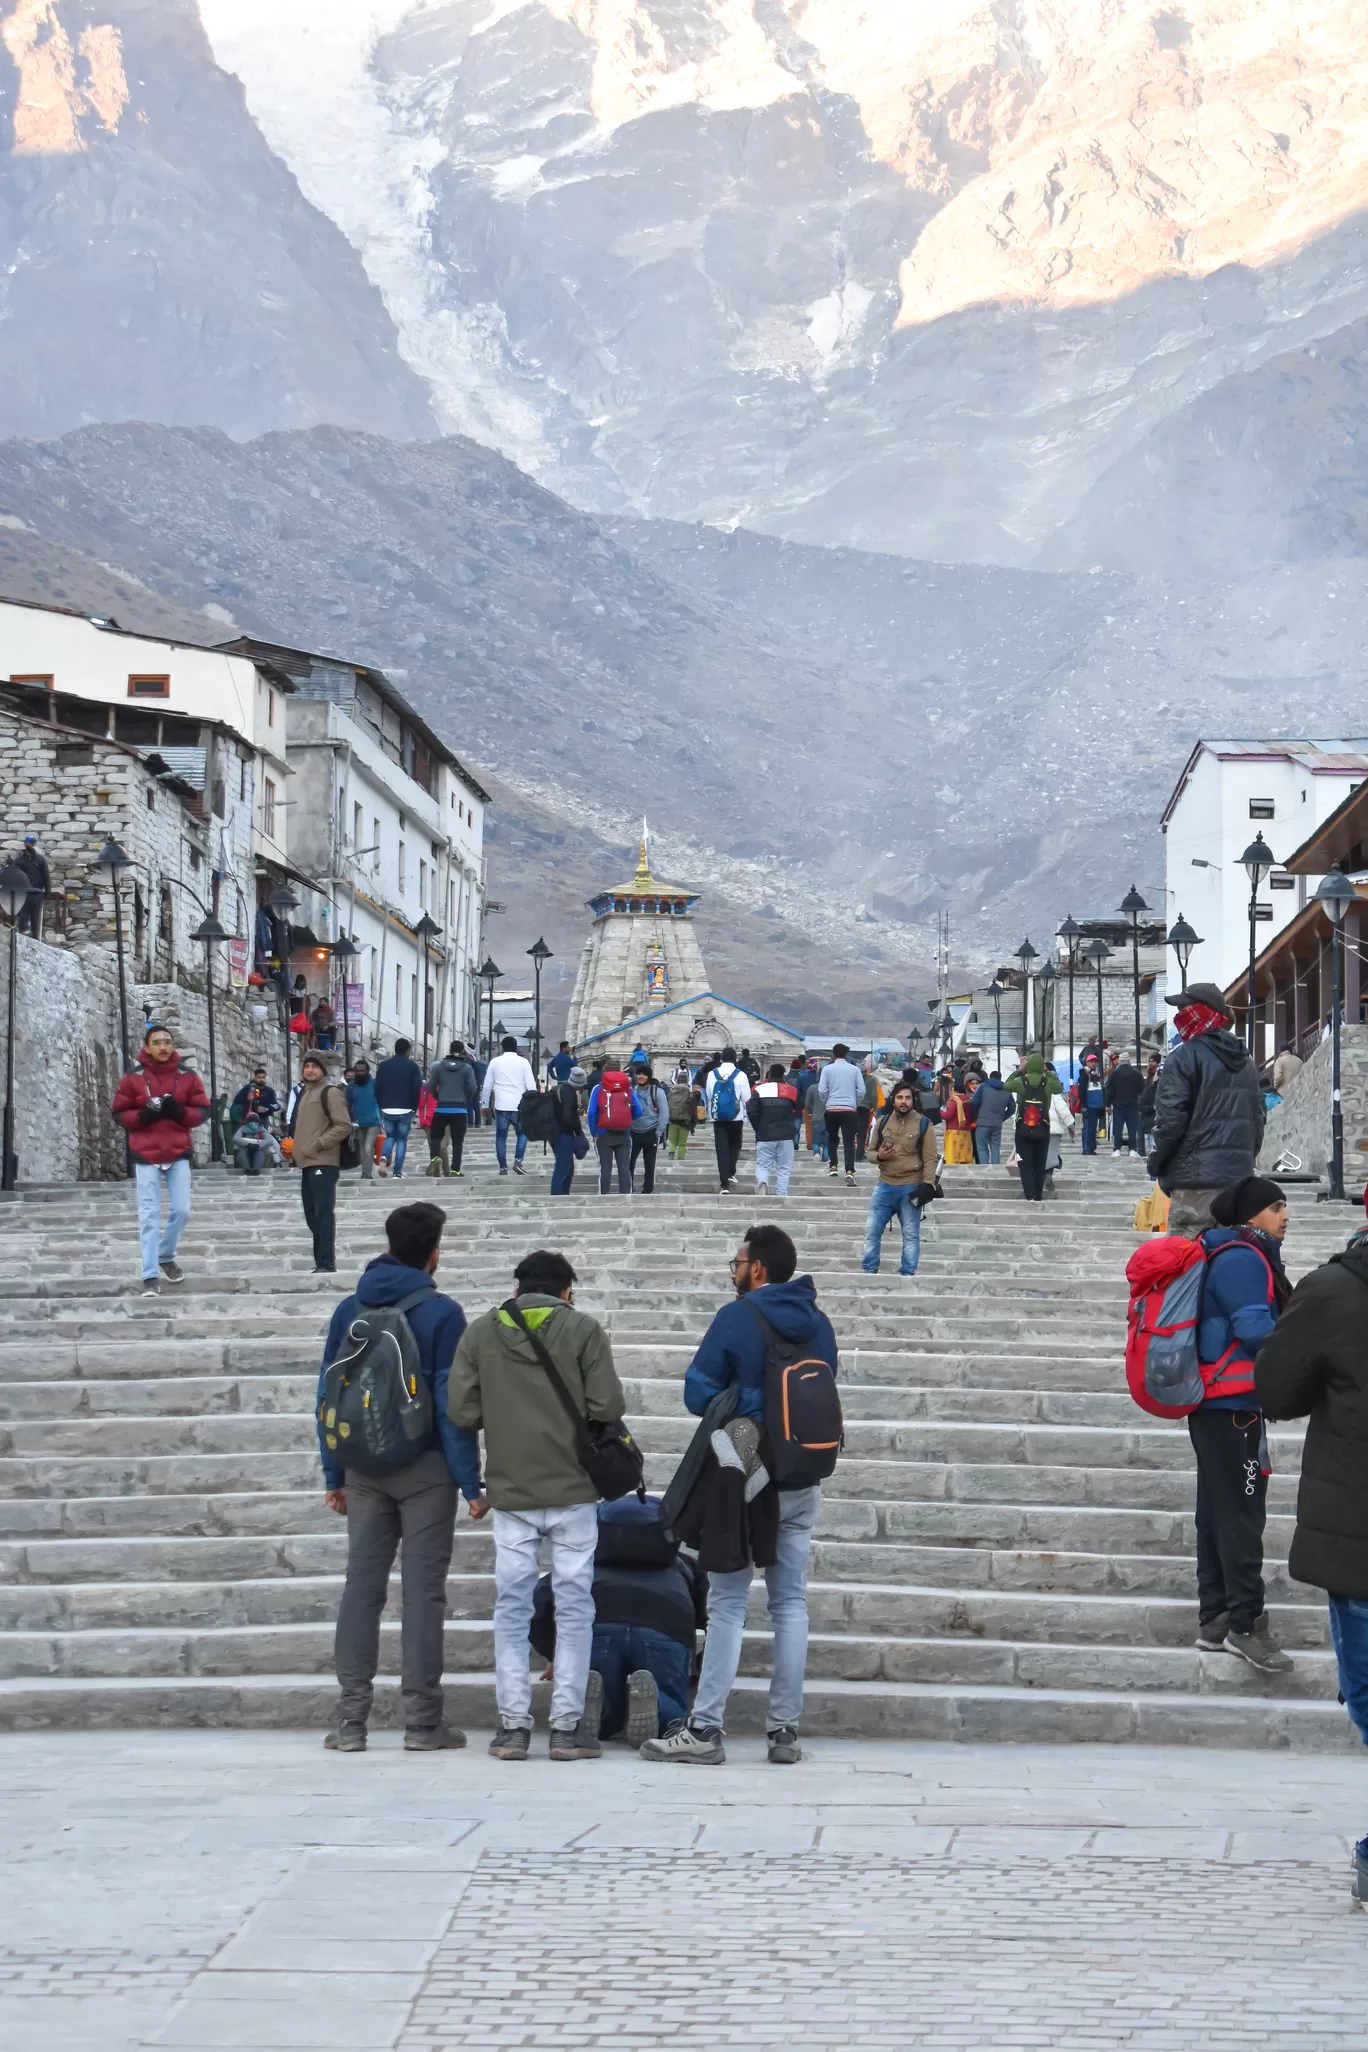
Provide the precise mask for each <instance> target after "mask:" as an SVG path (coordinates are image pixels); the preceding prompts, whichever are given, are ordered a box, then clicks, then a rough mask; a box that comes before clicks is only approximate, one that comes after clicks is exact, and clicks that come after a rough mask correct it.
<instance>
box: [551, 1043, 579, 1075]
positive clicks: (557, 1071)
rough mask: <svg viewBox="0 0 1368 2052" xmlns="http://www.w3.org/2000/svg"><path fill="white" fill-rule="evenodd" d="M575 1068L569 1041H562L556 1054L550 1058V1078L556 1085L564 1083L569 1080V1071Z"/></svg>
mask: <svg viewBox="0 0 1368 2052" xmlns="http://www.w3.org/2000/svg"><path fill="white" fill-rule="evenodd" d="M577 1066H578V1064H577V1063H576V1061H575V1057H574V1055H573V1054H572V1053H571V1052H570V1043H569V1041H568V1040H563V1041H562V1042H561V1044H560V1047H559V1049H558V1050H557V1052H556V1053H555V1054H553V1055H552V1057H551V1064H550V1067H551V1074H552V1076H553V1077H554V1078H555V1080H556V1082H557V1083H566V1082H568V1081H569V1079H570V1071H571V1070H572V1069H573V1068H576V1067H577Z"/></svg>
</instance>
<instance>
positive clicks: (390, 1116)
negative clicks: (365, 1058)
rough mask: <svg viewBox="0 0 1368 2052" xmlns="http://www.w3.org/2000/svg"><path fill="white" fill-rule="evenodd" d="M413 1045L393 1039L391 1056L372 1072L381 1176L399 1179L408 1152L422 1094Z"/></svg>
mask: <svg viewBox="0 0 1368 2052" xmlns="http://www.w3.org/2000/svg"><path fill="white" fill-rule="evenodd" d="M412 1056H413V1043H412V1042H411V1041H408V1040H396V1041H395V1043H394V1053H393V1054H392V1055H390V1056H389V1058H388V1059H387V1060H386V1061H383V1062H381V1064H380V1066H379V1068H378V1069H377V1070H376V1072H375V1095H376V1098H377V1100H378V1101H379V1105H380V1122H381V1124H382V1125H383V1127H384V1129H385V1145H384V1150H383V1152H382V1154H381V1156H380V1173H381V1175H382V1176H383V1175H387V1174H388V1175H392V1176H402V1175H403V1173H404V1157H405V1155H406V1154H407V1153H408V1136H409V1128H410V1127H411V1126H412V1124H413V1121H414V1118H415V1116H416V1115H417V1111H418V1102H419V1099H420V1098H421V1097H422V1094H423V1072H422V1070H421V1069H420V1068H419V1066H418V1064H417V1062H415V1061H414V1060H413V1058H412Z"/></svg>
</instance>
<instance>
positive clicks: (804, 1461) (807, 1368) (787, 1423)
mask: <svg viewBox="0 0 1368 2052" xmlns="http://www.w3.org/2000/svg"><path fill="white" fill-rule="evenodd" d="M750 1309H751V1310H752V1311H754V1312H755V1315H756V1317H757V1318H758V1319H759V1320H760V1323H761V1325H762V1326H763V1327H764V1332H765V1431H766V1433H767V1434H768V1437H769V1444H770V1458H769V1462H768V1467H769V1471H770V1474H771V1475H772V1477H773V1478H774V1484H775V1487H776V1488H777V1489H810V1488H811V1487H812V1485H813V1484H814V1483H815V1482H824V1481H825V1480H826V1478H827V1476H828V1475H830V1474H831V1472H832V1470H833V1469H834V1468H835V1466H836V1459H837V1456H838V1455H839V1453H840V1451H841V1448H842V1447H843V1446H844V1445H845V1419H844V1417H843V1416H842V1413H841V1399H840V1397H839V1395H838V1394H837V1391H836V1370H835V1369H834V1368H833V1367H832V1365H831V1363H830V1361H824V1360H823V1359H822V1357H821V1356H820V1355H819V1354H818V1355H813V1354H805V1353H804V1352H803V1345H804V1342H803V1341H801V1340H788V1339H785V1338H784V1336H783V1334H782V1333H781V1332H777V1331H776V1330H775V1328H774V1327H773V1326H772V1325H771V1324H770V1322H769V1320H768V1318H766V1317H765V1315H764V1313H763V1312H762V1311H761V1310H759V1309H758V1307H757V1306H756V1305H754V1304H752V1305H751V1306H750Z"/></svg>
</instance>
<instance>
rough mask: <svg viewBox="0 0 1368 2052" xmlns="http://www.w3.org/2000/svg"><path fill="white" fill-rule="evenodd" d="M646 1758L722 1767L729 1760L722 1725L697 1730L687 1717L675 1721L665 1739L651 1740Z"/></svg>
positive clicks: (682, 1763) (709, 1725)
mask: <svg viewBox="0 0 1368 2052" xmlns="http://www.w3.org/2000/svg"><path fill="white" fill-rule="evenodd" d="M641 1757H642V1759H643V1760H676V1761H678V1762H679V1764H680V1765H681V1766H684V1767H720V1766H721V1765H722V1762H723V1761H724V1760H725V1759H726V1757H727V1755H726V1751H725V1749H724V1747H723V1744H722V1732H721V1729H720V1727H719V1726H718V1725H715V1724H703V1725H700V1726H699V1727H698V1728H697V1730H695V1728H694V1726H693V1725H692V1724H690V1722H689V1720H688V1718H687V1717H682V1718H681V1719H680V1720H679V1722H678V1723H677V1724H672V1725H671V1726H670V1728H669V1730H668V1731H667V1732H666V1733H665V1736H664V1737H663V1738H657V1739H647V1741H646V1743H645V1745H644V1746H643V1747H642V1748H641Z"/></svg>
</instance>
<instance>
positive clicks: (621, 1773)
mask: <svg viewBox="0 0 1368 2052" xmlns="http://www.w3.org/2000/svg"><path fill="white" fill-rule="evenodd" d="M539 1743H541V1741H539ZM759 1754H760V1748H759V1746H758V1744H756V1743H755V1742H748V1741H742V1742H740V1743H738V1744H737V1745H736V1746H735V1747H734V1748H733V1758H732V1760H731V1761H730V1762H729V1764H728V1765H727V1766H726V1767H724V1768H721V1769H717V1770H694V1771H692V1772H689V1771H684V1770H678V1769H669V1768H652V1767H649V1766H647V1765H646V1764H645V1763H643V1762H641V1761H639V1760H636V1759H635V1758H633V1757H632V1756H630V1755H628V1754H626V1753H623V1752H620V1751H618V1750H617V1749H609V1752H608V1754H607V1755H606V1756H605V1758H604V1760H603V1761H602V1762H600V1763H597V1764H594V1765H588V1764H586V1765H582V1766H566V1767H556V1768H553V1767H552V1766H551V1764H550V1762H549V1761H547V1760H546V1759H545V1758H544V1757H542V1758H540V1759H534V1760H533V1761H531V1762H530V1763H529V1764H528V1765H526V1766H506V1765H501V1764H500V1763H496V1762H493V1761H490V1760H489V1759H488V1758H487V1756H486V1755H485V1754H484V1753H483V1751H482V1750H481V1749H480V1741H479V1740H478V1739H477V1743H476V1746H475V1747H473V1748H472V1749H471V1750H470V1751H469V1752H467V1753H464V1754H445V1755H429V1756H414V1755H404V1754H403V1753H402V1752H401V1751H400V1750H399V1746H398V1742H397V1740H395V1739H393V1738H390V1737H388V1736H384V1735H382V1736H381V1737H380V1738H378V1739H376V1740H375V1741H373V1745H372V1750H371V1751H370V1752H369V1753H368V1754H366V1755H364V1756H363V1757H361V1758H340V1759H339V1758H336V1757H333V1756H329V1755H325V1754H323V1753H322V1751H321V1750H320V1748H319V1745H318V1740H317V1737H316V1735H314V1734H301V1733H291V1732H251V1733H229V1732H213V1733H187V1732H170V1733H166V1734H156V1733H124V1732H120V1733H103V1734H102V1733H68V1734H41V1735H40V1734H29V1735H14V1736H8V1737H6V1738H4V1739H2V1740H0V1762H3V1769H0V2052H152V2048H154V2047H156V2048H160V2047H166V2048H171V2052H210V2048H213V2052H307V2048H314V2047H319V2048H322V2047H328V2048H335V2052H350V2048H358V2052H378V2048H398V2052H455V2048H457V2047H460V2048H461V2052H467V2048H469V2047H470V2046H471V2045H483V2046H490V2047H497V2048H505V2047H508V2048H528V2052H533V2048H547V2052H560V2048H570V2047H585V2048H590V2052H596V2048H600V2047H604V2048H606V2047H608V2046H612V2047H615V2048H619V2047H633V2046H643V2047H646V2046H650V2047H659V2046H687V2047H690V2048H709V2052H710V2048H717V2052H722V2048H727V2052H730V2048H732V2047H735V2046H746V2047H752V2046H754V2047H761V2048H767V2047H775V2048H780V2047H782V2048H784V2052H805V2048H808V2047H819V2046H820V2047H845V2046H885V2047H917V2048H920V2047H928V2048H929V2047H933V2046H935V2047H960V2046H963V2047H966V2048H974V2047H979V2046H986V2045H991V2046H993V2047H994V2048H1007V2052H1015V2048H1017V2047H1033V2046H1049V2047H1054V2046H1064V2047H1068V2048H1070V2052H1113V2048H1116V2052H1122V2048H1137V2052H1159V2048H1164V2052H1169V2048H1183V2052H1187V2048H1194V2047H1200V2048H1202V2052H1221V2048H1223V2047H1225V2046H1227V2045H1229V2046H1230V2047H1232V2048H1237V2047H1238V2048H1239V2052H1250V2048H1270V2052H1271V2048H1277V2052H1291V2048H1293V2047H1294V2046H1295V2047H1296V2052H1320V2048H1330V2047H1337V2048H1338V2047H1351V2046H1352V2047H1354V2048H1358V2047H1361V2046H1362V2045H1363V2043H1364V2042H1365V2036H1366V2035H1368V2032H1366V2030H1365V2024H1364V1988H1365V1986H1366V1985H1368V1919H1365V1918H1364V1917H1363V1916H1362V1915H1361V1914H1360V1913H1359V1912H1357V1911H1356V1910H1355V1909H1354V1908H1353V1906H1352V1905H1351V1903H1350V1899H1349V1896H1348V1892H1347V1879H1348V1858H1349V1842H1350V1839H1351V1837H1352V1836H1353V1835H1355V1833H1356V1832H1357V1831H1359V1830H1361V1829H1362V1828H1363V1827H1364V1824H1365V1823H1368V1776H1366V1775H1365V1773H1364V1769H1363V1764H1362V1763H1361V1762H1360V1761H1359V1760H1358V1759H1356V1758H1353V1757H1350V1758H1348V1759H1346V1758H1343V1757H1340V1756H1333V1755H1332V1756H1315V1755H1310V1756H1303V1755H1290V1754H1277V1753H1270V1752H1258V1753H1235V1752H1222V1751H1216V1750H1211V1751H1202V1750H1198V1749H1195V1748H1193V1749H1176V1748H1175V1749H1171V1750H1170V1749H1162V1750H1161V1749H1148V1748H1137V1747H1124V1748H1120V1747H1118V1748H1106V1747H1063V1746H1061V1747H1051V1748H1045V1747H1040V1748H1036V1747H1019V1748H1018V1747H997V1748H984V1747H968V1746H957V1747H936V1746H913V1745H900V1744H879V1743H874V1742H864V1743H857V1742H849V1743H838V1742H834V1741H833V1742H828V1743H819V1744H817V1745H816V1746H814V1747H813V1749H812V1755H811V1757H810V1758H809V1759H808V1760H807V1761H805V1762H804V1763H803V1764H802V1765H801V1766H800V1767H798V1768H794V1769H790V1770H783V1771H780V1770H778V1769H769V1768H766V1767H765V1766H764V1765H763V1764H761V1763H760V1758H759Z"/></svg>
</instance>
